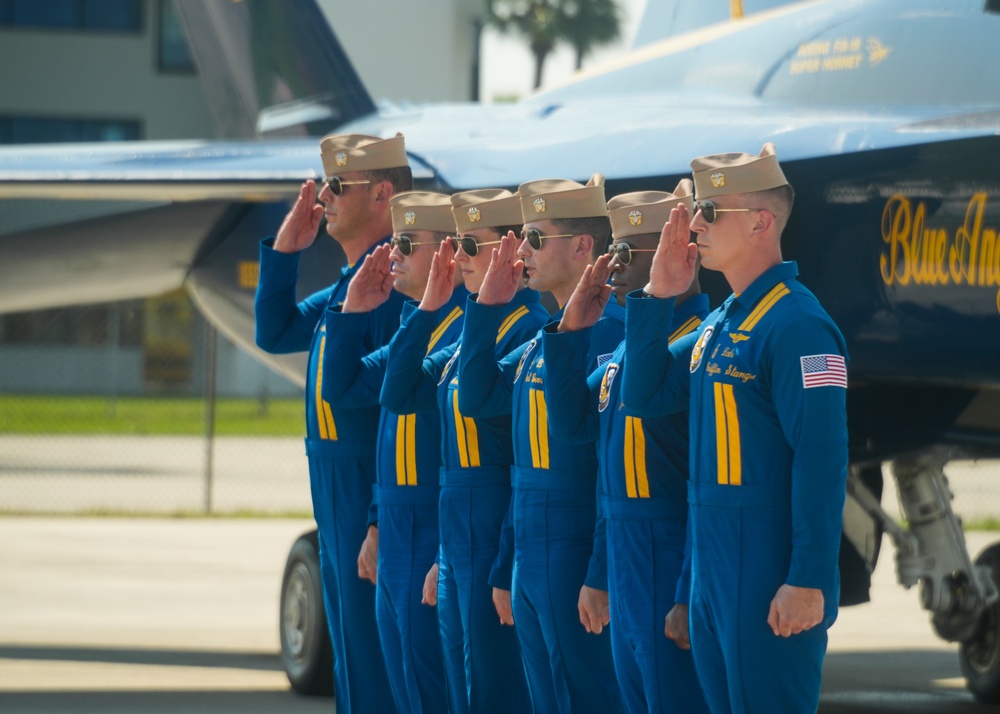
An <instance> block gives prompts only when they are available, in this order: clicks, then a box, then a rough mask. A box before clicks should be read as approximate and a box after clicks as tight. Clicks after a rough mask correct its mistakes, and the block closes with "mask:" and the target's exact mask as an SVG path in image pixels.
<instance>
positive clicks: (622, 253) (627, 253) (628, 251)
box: [608, 243, 656, 265]
mask: <svg viewBox="0 0 1000 714" xmlns="http://www.w3.org/2000/svg"><path fill="white" fill-rule="evenodd" d="M655 252H656V248H633V247H632V246H630V245H629V244H628V243H612V244H611V245H609V246H608V255H610V256H611V257H612V258H614V257H615V256H616V255H617V256H618V262H619V263H621V264H622V265H628V264H629V263H630V262H632V254H633V253H655Z"/></svg>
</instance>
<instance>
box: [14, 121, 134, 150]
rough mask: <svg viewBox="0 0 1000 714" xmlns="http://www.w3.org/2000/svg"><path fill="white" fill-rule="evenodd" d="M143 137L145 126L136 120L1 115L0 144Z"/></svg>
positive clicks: (123, 139)
mask: <svg viewBox="0 0 1000 714" xmlns="http://www.w3.org/2000/svg"><path fill="white" fill-rule="evenodd" d="M141 138H142V123H141V122H138V121H133V120H121V119H119V120H116V119H66V118H58V117H23V116H14V117H9V116H8V117H4V116H0V144H52V143H58V142H64V141H135V140H137V139H141Z"/></svg>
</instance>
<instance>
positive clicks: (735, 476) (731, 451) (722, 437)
mask: <svg viewBox="0 0 1000 714" xmlns="http://www.w3.org/2000/svg"><path fill="white" fill-rule="evenodd" d="M713 387H714V395H715V446H716V454H717V455H718V462H719V463H718V469H719V473H718V482H719V483H721V484H729V485H731V486H739V485H740V484H741V483H742V482H743V462H742V455H741V453H740V451H741V447H740V421H739V416H738V415H737V412H736V395H735V393H734V392H733V385H731V384H721V383H719V382H716V383H715V384H714V385H713Z"/></svg>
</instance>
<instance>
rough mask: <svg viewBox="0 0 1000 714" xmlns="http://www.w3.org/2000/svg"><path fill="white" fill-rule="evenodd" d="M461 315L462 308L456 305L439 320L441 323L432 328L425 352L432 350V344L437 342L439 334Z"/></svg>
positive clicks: (439, 337) (442, 333) (428, 352)
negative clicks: (446, 315)
mask: <svg viewBox="0 0 1000 714" xmlns="http://www.w3.org/2000/svg"><path fill="white" fill-rule="evenodd" d="M461 316H462V308H460V307H456V308H455V309H454V310H452V311H451V312H450V313H448V317H446V318H444V320H442V321H441V324H440V325H438V326H437V328H436V329H435V330H434V332H432V333H431V339H430V340H428V342H427V354H430V353H431V352H433V351H434V345H436V344H437V343H438V340H440V339H441V336H442V335H444V333H445V332H446V331H447V330H448V328H449V327H451V325H452V323H453V322H455V320H457V319H458V318H460V317H461Z"/></svg>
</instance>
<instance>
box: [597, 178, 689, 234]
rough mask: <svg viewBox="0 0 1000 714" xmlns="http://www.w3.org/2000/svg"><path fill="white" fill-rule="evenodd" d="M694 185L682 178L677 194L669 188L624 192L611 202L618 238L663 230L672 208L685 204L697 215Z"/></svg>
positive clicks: (610, 207) (611, 213)
mask: <svg viewBox="0 0 1000 714" xmlns="http://www.w3.org/2000/svg"><path fill="white" fill-rule="evenodd" d="M693 192H694V184H693V183H691V179H681V182H680V183H679V184H677V188H675V189H674V192H673V193H667V192H666V191H636V192H635V193H623V194H622V195H620V196H615V197H614V198H612V199H611V200H610V201H608V215H609V216H610V217H611V234H612V235H613V236H614V238H615V240H622V239H623V238H628V237H629V236H638V235H642V234H644V233H659V232H660V231H661V230H663V224H664V223H666V222H667V220H668V219H669V218H670V210H671V209H672V208H673V207H674V206H676V205H678V204H681V203H683V204H684V205H685V206H687V209H688V212H689V213H691V214H692V215H693V214H694V197H693V196H692V195H691V194H692V193H693Z"/></svg>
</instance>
